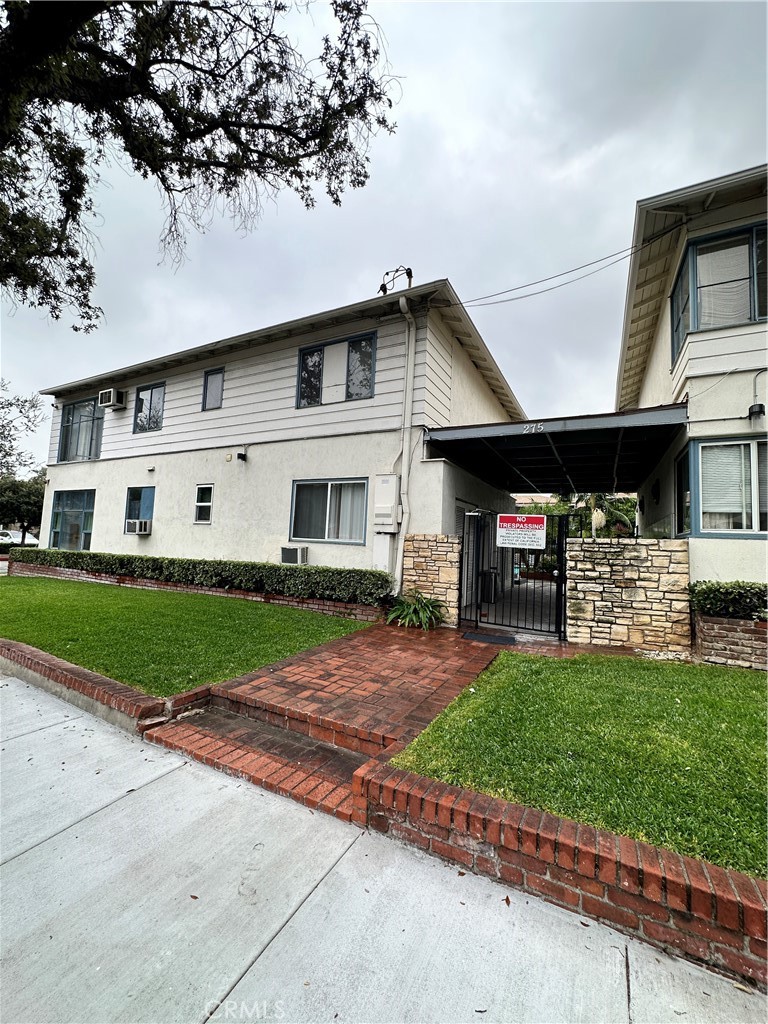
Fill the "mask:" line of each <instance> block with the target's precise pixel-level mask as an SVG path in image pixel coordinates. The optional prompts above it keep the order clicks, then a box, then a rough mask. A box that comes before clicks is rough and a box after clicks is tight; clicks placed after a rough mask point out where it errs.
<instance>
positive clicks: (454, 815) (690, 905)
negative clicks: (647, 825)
mask: <svg viewBox="0 0 768 1024" xmlns="http://www.w3.org/2000/svg"><path fill="white" fill-rule="evenodd" d="M393 749H394V748H390V750H389V751H387V756H389V755H390V754H391V753H392V750H393ZM352 785H353V800H354V809H353V812H352V820H353V821H356V822H357V823H358V824H361V825H365V824H368V825H369V826H370V827H371V828H373V829H376V830H377V831H379V832H384V833H388V834H389V835H391V836H393V837H394V838H397V839H400V840H402V841H403V842H406V843H409V844H410V845H412V846H416V847H418V848H419V849H421V850H424V851H425V852H429V853H432V854H435V855H436V856H438V857H441V858H442V859H443V860H446V861H450V862H451V863H454V864H456V865H458V866H460V867H461V868H464V869H466V870H469V871H474V872H476V873H477V874H481V875H488V876H490V877H491V878H494V879H496V880H497V881H500V882H503V883H506V884H507V885H511V886H513V887H514V888H517V889H522V890H523V891H525V892H528V893H531V894H532V895H534V896H538V897H543V898H544V899H546V900H548V901H550V902H551V903H556V904H557V905H558V906H560V907H564V908H565V909H567V910H573V911H575V912H577V913H580V914H582V915H584V916H585V917H591V918H596V919H598V920H600V921H604V922H606V923H607V924H609V925H611V926H612V927H614V928H616V929H618V930H619V931H621V932H625V933H626V934H628V935H634V936H636V937H638V938H641V939H643V940H644V941H646V942H649V943H651V944H652V945H654V946H658V947H661V948H662V949H664V950H666V951H669V952H672V953H677V954H682V955H683V956H686V957H688V958H689V959H692V960H696V961H698V962H700V963H704V964H707V965H708V966H712V967H716V968H718V969H720V970H723V971H725V972H727V973H730V974H735V975H738V976H739V977H742V978H747V979H749V980H751V981H753V982H756V983H757V984H759V985H761V986H764V985H765V982H766V897H767V895H768V894H767V891H766V884H765V882H764V881H762V880H758V879H754V878H752V877H750V876H749V875H745V874H742V873H740V872H738V871H726V870H724V869H723V868H719V867H716V866H715V865H713V864H707V863H705V862H703V861H698V860H693V859H691V858H689V857H681V856H679V855H678V854H676V853H673V852H671V851H670V850H664V849H660V848H657V847H655V846H650V845H649V844H647V843H641V842H638V841H636V840H634V839H628V838H627V837H625V836H618V835H614V834H613V833H611V832H605V831H602V830H598V829H594V828H592V827H590V826H587V825H579V824H577V823H576V822H575V821H570V820H568V819H566V818H559V817H555V816H554V815H551V814H546V813H543V812H541V811H537V810H533V809H532V808H527V807H522V806H520V805H518V804H511V803H507V802H506V801H504V800H497V799H494V798H492V797H489V796H485V795H483V794H479V793H474V792H472V791H471V790H464V789H460V788H458V787H457V786H449V785H447V784H446V783H443V782H435V781H434V780H433V779H427V778H424V777H422V776H420V775H416V774H413V773H411V772H406V771H402V770H401V769H397V768H394V767H392V766H391V765H390V764H387V763H382V762H381V761H369V762H368V764H366V765H363V767H362V768H360V769H359V770H358V771H357V772H356V773H355V776H354V778H353V781H352Z"/></svg>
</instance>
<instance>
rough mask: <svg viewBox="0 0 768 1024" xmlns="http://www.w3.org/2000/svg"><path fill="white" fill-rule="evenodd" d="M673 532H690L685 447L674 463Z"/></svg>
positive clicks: (688, 471) (686, 453)
mask: <svg viewBox="0 0 768 1024" xmlns="http://www.w3.org/2000/svg"><path fill="white" fill-rule="evenodd" d="M675 532H676V533H690V532H691V460H690V456H689V454H688V449H687V448H686V450H685V451H684V452H683V454H682V455H681V456H680V457H679V458H678V460H677V462H676V463H675Z"/></svg>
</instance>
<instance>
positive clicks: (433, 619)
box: [387, 588, 445, 629]
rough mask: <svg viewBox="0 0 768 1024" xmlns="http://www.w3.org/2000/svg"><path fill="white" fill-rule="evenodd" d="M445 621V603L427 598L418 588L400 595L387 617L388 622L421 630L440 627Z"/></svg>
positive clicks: (433, 598)
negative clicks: (418, 627)
mask: <svg viewBox="0 0 768 1024" xmlns="http://www.w3.org/2000/svg"><path fill="white" fill-rule="evenodd" d="M444 620H445V605H444V604H443V602H442V601H440V600H438V598H436V597H427V596H426V594H422V592H421V591H420V590H417V589H416V588H414V589H413V590H408V591H406V593H404V594H398V596H397V597H396V598H395V603H394V604H393V606H392V610H391V611H390V613H389V615H387V622H396V623H397V624H398V626H420V627H421V629H431V628H432V627H433V626H439V625H440V623H441V622H443V621H444Z"/></svg>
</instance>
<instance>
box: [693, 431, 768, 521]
mask: <svg viewBox="0 0 768 1024" xmlns="http://www.w3.org/2000/svg"><path fill="white" fill-rule="evenodd" d="M700 458H701V530H702V533H720V532H723V533H725V532H731V531H738V532H741V533H756V532H765V531H766V530H768V442H766V441H757V440H754V441H753V440H750V441H723V442H717V443H711V444H710V443H704V444H702V446H701V454H700Z"/></svg>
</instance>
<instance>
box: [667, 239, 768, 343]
mask: <svg viewBox="0 0 768 1024" xmlns="http://www.w3.org/2000/svg"><path fill="white" fill-rule="evenodd" d="M767 267H768V262H767V261H766V227H765V225H764V224H762V225H759V226H757V227H753V228H746V229H745V230H743V231H738V232H734V233H732V234H729V235H725V236H721V237H719V238H714V239H707V240H702V241H700V242H692V243H691V244H690V245H689V246H688V250H687V252H686V254H685V258H684V259H683V263H682V266H681V268H680V273H679V274H678V277H677V281H676V282H675V286H674V288H673V289H672V359H673V361H674V360H675V359H676V358H677V354H678V352H679V351H680V349H681V348H682V346H683V342H684V341H685V337H686V335H687V334H688V332H689V331H704V330H707V329H708V328H717V327H730V326H732V325H733V324H742V323H749V322H753V321H756V320H764V319H765V317H766V314H767V313H768V295H767V293H766V268H767Z"/></svg>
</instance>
